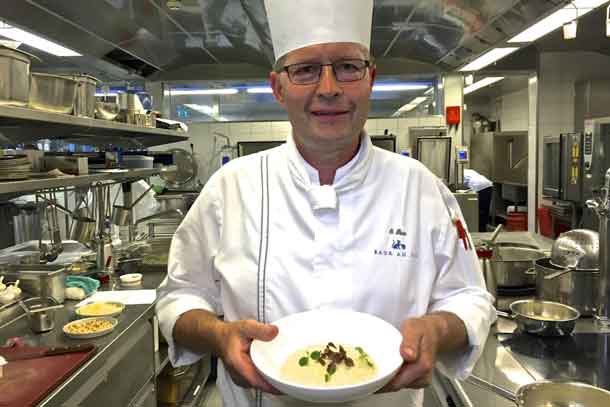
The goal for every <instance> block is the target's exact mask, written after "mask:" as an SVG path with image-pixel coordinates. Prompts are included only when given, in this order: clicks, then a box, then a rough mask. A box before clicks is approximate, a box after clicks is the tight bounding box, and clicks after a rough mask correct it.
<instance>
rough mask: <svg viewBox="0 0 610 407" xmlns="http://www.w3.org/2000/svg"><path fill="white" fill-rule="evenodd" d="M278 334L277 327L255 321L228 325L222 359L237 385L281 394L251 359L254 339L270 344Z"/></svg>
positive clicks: (224, 336) (224, 337) (225, 331)
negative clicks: (251, 346) (261, 373)
mask: <svg viewBox="0 0 610 407" xmlns="http://www.w3.org/2000/svg"><path fill="white" fill-rule="evenodd" d="M277 334H278V328H277V326H275V325H270V324H262V323H260V322H257V321H254V320H245V321H235V322H229V323H227V324H226V326H225V330H224V335H223V341H224V346H223V351H222V354H221V355H220V358H221V359H222V361H223V363H224V366H225V368H226V369H227V371H228V372H229V374H230V375H231V378H232V379H233V382H234V383H235V384H237V385H238V386H241V387H245V388H255V389H259V390H262V391H264V392H267V393H273V394H280V392H279V391H278V390H277V389H276V388H274V387H273V386H271V385H270V384H269V383H268V382H267V381H266V380H265V379H264V378H263V377H262V376H261V375H260V373H259V372H258V370H256V367H255V366H254V363H252V359H251V358H250V345H251V344H252V340H253V339H258V340H261V341H265V342H268V341H271V340H273V338H275V337H276V336H277Z"/></svg>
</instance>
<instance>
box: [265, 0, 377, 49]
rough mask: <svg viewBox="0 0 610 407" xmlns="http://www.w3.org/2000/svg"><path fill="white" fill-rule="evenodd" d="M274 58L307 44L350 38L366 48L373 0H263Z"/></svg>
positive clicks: (368, 45) (369, 35) (350, 40)
mask: <svg viewBox="0 0 610 407" xmlns="http://www.w3.org/2000/svg"><path fill="white" fill-rule="evenodd" d="M265 8H266V9H267V19H268V21H269V28H270V30H271V40H272V42H273V50H274V53H275V60H276V61H277V60H278V59H280V58H281V57H283V56H284V55H286V54H287V53H289V52H290V51H293V50H295V49H299V48H303V47H307V46H309V45H316V44H326V43H331V42H354V43H358V44H362V45H363V46H364V47H366V49H370V48H369V47H370V43H371V24H372V20H373V0H265Z"/></svg>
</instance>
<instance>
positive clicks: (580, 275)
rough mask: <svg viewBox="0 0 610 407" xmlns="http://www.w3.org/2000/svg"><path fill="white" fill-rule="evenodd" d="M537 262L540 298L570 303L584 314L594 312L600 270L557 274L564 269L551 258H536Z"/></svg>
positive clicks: (587, 314)
mask: <svg viewBox="0 0 610 407" xmlns="http://www.w3.org/2000/svg"><path fill="white" fill-rule="evenodd" d="M535 264H536V265H535V268H536V297H537V298H538V299H540V300H544V301H555V302H560V303H562V304H566V305H569V306H571V307H574V308H576V309H577V310H578V311H579V312H580V313H581V315H583V316H590V315H593V314H594V312H595V308H596V306H597V305H596V303H597V290H598V287H599V271H590V270H572V271H570V272H568V273H564V274H559V275H557V273H558V272H561V271H563V269H562V268H560V267H556V266H554V265H553V264H551V261H550V259H549V258H544V259H539V260H536V262H535ZM553 276H555V277H553ZM549 277H552V278H549Z"/></svg>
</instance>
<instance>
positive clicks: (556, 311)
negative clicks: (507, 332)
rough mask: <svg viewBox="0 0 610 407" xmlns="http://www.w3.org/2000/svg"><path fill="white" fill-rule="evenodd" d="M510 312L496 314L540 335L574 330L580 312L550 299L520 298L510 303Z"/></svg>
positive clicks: (562, 334)
mask: <svg viewBox="0 0 610 407" xmlns="http://www.w3.org/2000/svg"><path fill="white" fill-rule="evenodd" d="M510 311H511V313H510V314H508V313H506V312H502V311H497V313H498V315H499V316H501V317H505V318H510V319H513V320H515V322H516V323H517V326H518V327H519V329H521V330H522V331H523V332H527V333H531V334H536V335H540V336H564V335H569V334H571V333H572V331H573V330H574V325H575V324H576V320H577V319H578V318H580V312H578V310H576V309H575V308H573V307H570V306H568V305H564V304H560V303H558V302H551V301H539V300H520V301H515V302H513V303H511V304H510Z"/></svg>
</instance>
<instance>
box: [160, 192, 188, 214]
mask: <svg viewBox="0 0 610 407" xmlns="http://www.w3.org/2000/svg"><path fill="white" fill-rule="evenodd" d="M155 199H156V200H157V202H159V203H160V204H161V210H162V211H168V210H171V209H179V210H181V211H183V212H185V213H186V210H187V209H186V200H185V198H184V196H183V195H181V194H168V195H166V194H163V195H157V196H155Z"/></svg>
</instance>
